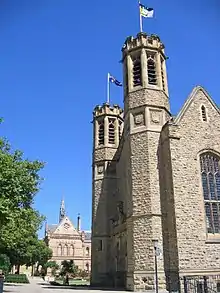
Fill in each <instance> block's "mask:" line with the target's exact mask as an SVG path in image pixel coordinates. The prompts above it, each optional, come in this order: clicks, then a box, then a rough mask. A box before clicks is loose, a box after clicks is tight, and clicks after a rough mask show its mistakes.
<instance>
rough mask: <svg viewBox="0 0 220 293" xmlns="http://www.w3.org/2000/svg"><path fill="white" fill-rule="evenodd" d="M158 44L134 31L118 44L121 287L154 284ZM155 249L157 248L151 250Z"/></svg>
mask: <svg viewBox="0 0 220 293" xmlns="http://www.w3.org/2000/svg"><path fill="white" fill-rule="evenodd" d="M166 59H167V57H166V55H165V52H164V45H163V43H162V42H161V40H160V38H159V37H158V36H156V35H147V34H146V33H139V34H138V35H137V36H136V37H129V38H127V39H126V41H125V43H124V46H123V48H122V61H123V73H124V74H123V76H124V77H123V81H124V112H125V113H124V139H125V141H127V142H128V144H129V146H130V153H129V154H128V158H129V159H130V176H131V178H130V181H131V182H132V186H131V190H130V192H129V198H128V201H129V202H131V215H130V217H129V218H128V220H127V221H128V222H127V233H128V247H129V249H128V255H127V258H128V272H127V281H126V282H127V289H130V290H137V289H139V290H140V289H141V290H145V289H148V290H151V289H153V288H154V276H155V258H154V257H155V255H154V253H155V243H156V245H157V247H158V248H160V249H161V250H162V248H163V234H162V220H161V218H162V213H161V203H160V183H159V166H158V148H159V144H160V133H161V129H162V127H163V125H164V124H165V123H166V122H167V121H168V120H169V118H170V112H169V97H168V85H167V74H166V64H165V63H166ZM157 251H158V250H157ZM158 274H159V283H160V285H161V286H162V285H163V286H164V284H165V275H164V268H163V256H162V253H161V256H160V258H158Z"/></svg>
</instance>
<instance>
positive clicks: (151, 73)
mask: <svg viewBox="0 0 220 293" xmlns="http://www.w3.org/2000/svg"><path fill="white" fill-rule="evenodd" d="M147 73H148V83H149V84H153V85H157V71H156V64H155V56H154V55H152V54H150V55H149V57H148V59H147Z"/></svg>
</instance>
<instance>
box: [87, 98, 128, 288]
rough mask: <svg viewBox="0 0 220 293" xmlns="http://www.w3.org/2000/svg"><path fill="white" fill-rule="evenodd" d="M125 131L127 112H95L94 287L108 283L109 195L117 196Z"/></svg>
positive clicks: (105, 109)
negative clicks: (118, 164) (118, 156)
mask: <svg viewBox="0 0 220 293" xmlns="http://www.w3.org/2000/svg"><path fill="white" fill-rule="evenodd" d="M122 131H123V111H122V109H121V108H120V107H119V106H118V105H113V106H112V107H111V106H110V105H109V104H108V103H105V104H103V105H102V106H96V107H95V109H94V112H93V187H92V239H93V240H92V275H91V284H92V285H96V284H101V283H105V284H107V283H108V279H109V278H108V273H109V267H108V257H109V247H110V238H109V236H110V211H109V208H108V206H109V205H110V202H109V200H110V199H109V196H112V194H115V193H116V188H117V182H116V180H117V179H116V161H115V154H116V151H117V149H118V146H119V142H120V138H121V134H122Z"/></svg>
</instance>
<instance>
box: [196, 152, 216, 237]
mask: <svg viewBox="0 0 220 293" xmlns="http://www.w3.org/2000/svg"><path fill="white" fill-rule="evenodd" d="M200 167H201V179H202V187H203V196H204V203H205V213H206V225H207V232H208V233H213V234H215V233H220V158H219V156H217V155H215V154H213V153H210V152H207V153H204V154H202V155H201V156H200Z"/></svg>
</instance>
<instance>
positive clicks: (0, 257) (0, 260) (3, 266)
mask: <svg viewBox="0 0 220 293" xmlns="http://www.w3.org/2000/svg"><path fill="white" fill-rule="evenodd" d="M10 268H11V263H10V259H9V257H8V256H7V255H6V254H0V270H2V271H3V272H4V273H5V274H7V273H8V272H9V271H10Z"/></svg>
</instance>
